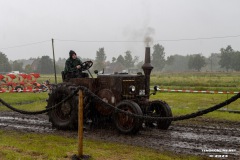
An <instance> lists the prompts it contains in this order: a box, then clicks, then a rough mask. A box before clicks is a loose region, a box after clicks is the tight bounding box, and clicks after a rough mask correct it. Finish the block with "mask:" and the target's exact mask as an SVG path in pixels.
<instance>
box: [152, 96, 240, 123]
mask: <svg viewBox="0 0 240 160" xmlns="http://www.w3.org/2000/svg"><path fill="white" fill-rule="evenodd" d="M231 96H233V94H229V95H227V94H201V93H165V92H158V93H157V94H156V95H154V96H151V99H161V100H163V101H166V102H167V103H168V104H169V106H170V107H171V109H172V112H173V115H174V116H178V115H184V114H189V113H192V112H197V111H198V110H203V109H206V108H209V107H212V106H214V105H216V104H218V103H221V102H223V101H225V100H226V99H228V98H230V97H231ZM224 109H229V110H238V111H240V99H238V100H237V101H235V102H233V103H231V104H229V105H228V106H226V107H224ZM204 117H207V118H212V119H216V120H230V121H240V114H236V113H228V112H219V111H214V112H211V113H208V114H206V115H204Z"/></svg>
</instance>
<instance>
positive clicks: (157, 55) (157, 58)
mask: <svg viewBox="0 0 240 160" xmlns="http://www.w3.org/2000/svg"><path fill="white" fill-rule="evenodd" d="M152 65H153V67H154V70H156V71H161V70H162V69H163V67H164V66H165V52H164V47H163V46H162V45H159V44H155V45H154V46H153V54H152Z"/></svg>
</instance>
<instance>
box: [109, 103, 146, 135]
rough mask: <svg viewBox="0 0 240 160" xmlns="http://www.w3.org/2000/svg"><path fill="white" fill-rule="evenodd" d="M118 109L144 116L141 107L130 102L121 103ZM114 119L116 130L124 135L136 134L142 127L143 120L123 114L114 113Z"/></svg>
mask: <svg viewBox="0 0 240 160" xmlns="http://www.w3.org/2000/svg"><path fill="white" fill-rule="evenodd" d="M116 107H117V108H118V109H121V110H123V111H126V112H130V113H134V114H137V115H143V113H142V110H141V108H140V107H139V105H138V104H137V103H135V102H133V101H130V100H124V101H121V102H119V103H118V104H117V105H116ZM113 118H114V123H115V125H116V128H117V129H118V130H119V131H120V132H121V133H124V134H136V133H137V132H138V131H139V129H140V128H141V126H142V120H140V119H138V118H136V117H133V116H130V115H126V114H124V113H121V112H116V111H115V112H114V113H113Z"/></svg>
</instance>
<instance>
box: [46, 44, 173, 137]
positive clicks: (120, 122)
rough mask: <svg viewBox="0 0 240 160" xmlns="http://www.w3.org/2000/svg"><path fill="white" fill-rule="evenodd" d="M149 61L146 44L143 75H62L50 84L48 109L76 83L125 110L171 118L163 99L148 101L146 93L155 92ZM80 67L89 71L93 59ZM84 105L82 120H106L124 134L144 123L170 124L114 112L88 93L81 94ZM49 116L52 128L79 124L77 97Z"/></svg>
mask: <svg viewBox="0 0 240 160" xmlns="http://www.w3.org/2000/svg"><path fill="white" fill-rule="evenodd" d="M150 61H151V60H150V48H149V47H146V51H145V63H144V64H143V66H142V69H143V71H144V75H143V74H142V73H141V72H139V73H137V74H127V73H114V74H98V73H97V72H96V74H97V78H88V76H87V78H72V79H66V78H65V76H64V74H63V75H62V76H63V83H61V84H58V85H56V86H55V87H53V89H52V91H51V93H50V94H49V99H48V105H47V108H50V107H51V106H53V105H55V104H57V103H59V102H61V101H62V100H63V99H64V98H65V97H66V96H68V95H69V94H71V93H72V92H73V91H74V90H76V88H77V87H78V86H84V87H87V88H88V89H89V90H90V91H91V92H93V93H94V94H95V95H97V96H98V97H99V98H101V99H102V100H103V101H104V102H106V103H109V104H111V105H112V106H114V107H116V108H118V109H121V110H124V111H126V112H131V113H134V114H137V115H145V116H152V117H172V111H171V108H170V107H169V105H168V104H167V103H166V102H164V101H162V100H154V101H150V100H149V96H150V95H151V94H154V93H155V92H153V93H150V74H151V70H152V69H153V67H152V65H151V63H150ZM83 66H84V67H82V68H83V70H88V69H89V68H90V67H91V66H92V62H91V61H86V62H84V63H83ZM83 104H84V121H85V122H86V121H90V122H91V123H95V124H97V125H101V124H102V122H103V121H109V122H110V123H113V124H114V125H115V126H116V128H117V130H119V131H120V132H121V133H125V134H134V133H137V132H138V131H139V129H141V128H142V127H143V126H144V125H145V126H153V127H157V128H159V129H168V127H169V126H170V124H171V120H165V121H156V122H154V121H150V122H146V121H144V120H141V119H139V118H136V117H133V116H130V115H126V114H124V113H122V112H115V110H114V108H108V107H106V106H104V104H102V103H98V102H96V101H95V99H94V98H92V97H88V96H85V97H84V102H83ZM48 116H49V121H50V122H51V123H52V125H53V127H55V128H57V129H61V130H69V129H70V130H72V129H76V128H77V126H78V125H77V124H78V96H77V95H76V96H74V97H73V98H71V99H70V100H68V101H67V102H65V103H62V104H61V106H60V107H58V108H56V109H54V110H51V111H49V113H48Z"/></svg>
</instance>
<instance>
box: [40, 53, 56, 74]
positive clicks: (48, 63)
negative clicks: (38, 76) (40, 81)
mask: <svg viewBox="0 0 240 160" xmlns="http://www.w3.org/2000/svg"><path fill="white" fill-rule="evenodd" d="M37 72H39V73H42V74H51V73H54V67H53V61H52V59H51V58H50V57H49V56H42V58H41V59H40V61H39V63H38V66H37Z"/></svg>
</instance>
